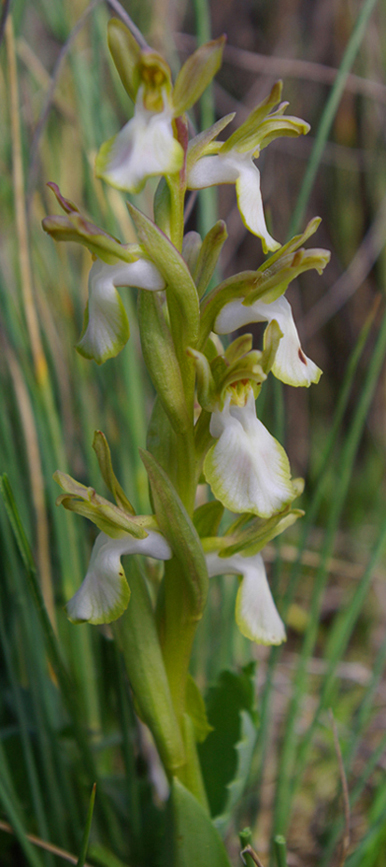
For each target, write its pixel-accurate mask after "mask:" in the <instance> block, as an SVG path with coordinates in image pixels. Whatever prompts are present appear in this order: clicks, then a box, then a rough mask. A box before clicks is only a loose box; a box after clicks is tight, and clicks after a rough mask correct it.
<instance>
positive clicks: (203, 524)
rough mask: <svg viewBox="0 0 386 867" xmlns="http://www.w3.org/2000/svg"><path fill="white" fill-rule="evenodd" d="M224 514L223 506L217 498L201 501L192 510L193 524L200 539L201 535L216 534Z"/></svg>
mask: <svg viewBox="0 0 386 867" xmlns="http://www.w3.org/2000/svg"><path fill="white" fill-rule="evenodd" d="M223 514H224V506H223V504H222V503H219V502H218V500H210V502H209V503H203V505H202V506H198V507H197V509H195V510H194V512H193V524H194V526H195V528H196V530H197V533H198V535H199V536H200V539H201V538H202V537H203V536H216V535H217V533H218V530H219V526H220V524H221V519H222V516H223Z"/></svg>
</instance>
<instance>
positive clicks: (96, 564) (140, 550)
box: [66, 530, 172, 624]
mask: <svg viewBox="0 0 386 867" xmlns="http://www.w3.org/2000/svg"><path fill="white" fill-rule="evenodd" d="M123 554H144V555H145V556H147V557H154V558H155V559H156V560H169V559H170V557H171V556H172V552H171V550H170V548H169V545H168V543H167V542H166V539H164V537H163V536H162V535H161V533H158V532H156V531H155V530H149V531H148V535H147V536H146V538H145V539H135V538H134V537H133V536H129V535H128V534H127V535H125V536H123V537H122V538H120V539H111V538H110V536H107V535H106V533H99V536H97V538H96V540H95V542H94V547H93V549H92V552H91V559H90V563H89V567H88V570H87V574H86V577H85V579H84V581H83V584H82V585H81V586H80V588H79V590H78V591H77V592H76V593H75V596H73V597H72V599H70V601H69V602H68V603H67V605H66V612H67V615H68V617H69V619H70V620H71V621H72V622H73V623H86V622H87V623H94V624H98V623H111V621H112V620H117V619H118V617H120V616H121V614H123V612H124V611H125V610H126V608H127V605H128V602H129V599H130V588H129V585H128V583H127V581H126V576H125V573H124V570H123V568H122V565H121V557H122V555H123Z"/></svg>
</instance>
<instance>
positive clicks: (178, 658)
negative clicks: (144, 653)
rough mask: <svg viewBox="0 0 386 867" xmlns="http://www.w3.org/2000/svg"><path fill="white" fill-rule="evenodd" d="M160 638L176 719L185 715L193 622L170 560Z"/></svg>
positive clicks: (182, 584)
mask: <svg viewBox="0 0 386 867" xmlns="http://www.w3.org/2000/svg"><path fill="white" fill-rule="evenodd" d="M162 614H163V617H162V626H161V630H162V635H161V640H162V644H163V656H164V661H165V668H166V671H167V674H168V680H169V685H170V692H171V695H172V700H173V705H174V709H175V713H176V716H177V719H178V720H179V722H180V723H181V724H182V719H183V715H184V713H185V703H186V685H187V679H188V672H189V663H190V656H191V652H192V646H193V640H194V636H195V632H196V629H197V623H198V621H197V618H196V617H194V618H193V617H192V616H191V614H190V612H189V602H188V598H187V592H186V580H185V578H184V576H183V575H182V573H181V566H180V564H179V563H178V561H177V560H176V559H175V558H173V559H172V560H169V561H168V562H167V563H166V564H165V577H164V595H163V612H162Z"/></svg>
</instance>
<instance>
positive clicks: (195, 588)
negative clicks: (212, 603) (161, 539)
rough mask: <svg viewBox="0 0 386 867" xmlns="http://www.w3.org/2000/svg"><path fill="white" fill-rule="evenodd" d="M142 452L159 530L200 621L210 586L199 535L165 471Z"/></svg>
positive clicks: (192, 612)
mask: <svg viewBox="0 0 386 867" xmlns="http://www.w3.org/2000/svg"><path fill="white" fill-rule="evenodd" d="M139 451H140V456H141V458H142V461H143V463H144V465H145V467H146V471H147V474H148V477H149V481H150V486H151V490H152V495H153V502H154V507H155V513H156V516H157V521H158V524H159V527H160V530H161V532H162V533H163V534H164V536H165V538H166V539H167V540H168V542H169V544H170V546H171V548H172V551H173V554H174V556H175V557H176V559H177V560H178V562H179V563H180V565H181V570H182V574H183V576H184V579H185V581H186V588H187V591H188V593H189V597H190V612H191V616H192V618H193V619H197V620H199V619H200V618H201V616H202V613H203V610H204V607H205V603H206V597H207V594H208V585H209V579H208V571H207V568H206V562H205V557H204V552H203V550H202V545H201V542H200V537H199V535H198V533H197V530H196V529H195V527H194V525H193V523H192V521H191V519H190V518H189V515H188V513H187V511H186V509H185V507H184V505H183V503H182V502H181V499H180V497H179V496H178V494H177V491H176V490H175V488H174V487H173V485H172V483H171V481H170V479H169V477H168V476H167V474H166V472H165V470H164V469H163V468H162V467H161V466H160V464H159V463H158V462H157V461H156V460H155V458H154V457H153V455H151V454H150V453H149V452H145V451H143V450H142V449H140V450H139Z"/></svg>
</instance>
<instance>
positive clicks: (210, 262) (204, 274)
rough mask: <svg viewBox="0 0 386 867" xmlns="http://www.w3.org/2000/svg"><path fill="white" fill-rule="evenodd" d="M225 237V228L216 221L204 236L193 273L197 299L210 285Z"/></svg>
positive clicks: (220, 221) (226, 235) (222, 222)
mask: <svg viewBox="0 0 386 867" xmlns="http://www.w3.org/2000/svg"><path fill="white" fill-rule="evenodd" d="M227 237H228V232H227V227H226V224H225V223H224V221H223V220H218V222H217V223H215V225H214V226H212V228H211V229H210V230H209V232H208V234H207V235H205V238H204V240H203V242H202V246H201V249H200V252H199V254H198V258H197V265H196V267H195V269H194V272H193V277H194V281H195V283H196V286H197V292H198V297H199V298H201V297H202V295H203V294H204V292H205V290H206V289H207V287H208V285H209V283H210V280H211V278H212V276H213V273H214V270H215V267H216V265H217V262H218V257H219V255H220V253H221V250H222V247H223V244H224V243H225V241H226V239H227Z"/></svg>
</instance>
